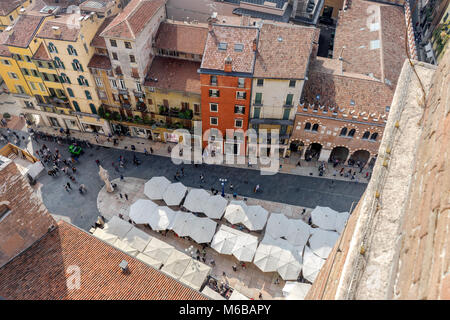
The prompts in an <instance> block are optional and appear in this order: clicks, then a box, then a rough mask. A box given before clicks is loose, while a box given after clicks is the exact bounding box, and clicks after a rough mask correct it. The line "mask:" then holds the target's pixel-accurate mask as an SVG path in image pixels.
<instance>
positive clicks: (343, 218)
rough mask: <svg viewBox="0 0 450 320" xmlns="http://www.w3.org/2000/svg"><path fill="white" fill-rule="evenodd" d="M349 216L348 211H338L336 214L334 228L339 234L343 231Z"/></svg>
mask: <svg viewBox="0 0 450 320" xmlns="http://www.w3.org/2000/svg"><path fill="white" fill-rule="evenodd" d="M349 217H350V214H349V213H348V212H338V213H337V214H336V225H335V228H334V229H335V230H336V231H337V232H338V233H339V234H341V233H342V231H344V228H345V225H346V224H347V220H348V218H349Z"/></svg>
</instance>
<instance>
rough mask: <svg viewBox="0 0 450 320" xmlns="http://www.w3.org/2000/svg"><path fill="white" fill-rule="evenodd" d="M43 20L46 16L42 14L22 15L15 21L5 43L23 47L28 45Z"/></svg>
mask: <svg viewBox="0 0 450 320" xmlns="http://www.w3.org/2000/svg"><path fill="white" fill-rule="evenodd" d="M43 21H44V17H43V16H41V15H30V14H23V15H20V16H19V18H17V20H16V22H15V23H14V26H13V28H12V30H11V33H10V34H9V36H8V38H7V39H6V41H5V44H6V45H11V46H15V47H21V48H26V47H28V45H29V44H30V42H31V40H32V39H33V36H34V35H35V34H36V32H37V30H38V28H39V26H40V25H41V23H42V22H43Z"/></svg>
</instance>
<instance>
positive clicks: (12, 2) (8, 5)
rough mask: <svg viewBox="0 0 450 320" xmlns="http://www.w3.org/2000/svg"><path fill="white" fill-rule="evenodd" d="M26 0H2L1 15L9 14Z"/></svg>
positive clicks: (0, 1) (0, 3)
mask: <svg viewBox="0 0 450 320" xmlns="http://www.w3.org/2000/svg"><path fill="white" fill-rule="evenodd" d="M25 1H26V0H0V15H2V16H7V15H8V14H9V13H10V12H11V11H13V10H14V9H16V8H17V7H19V6H20V5H21V4H22V3H24V2H25Z"/></svg>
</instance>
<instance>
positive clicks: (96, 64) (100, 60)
mask: <svg viewBox="0 0 450 320" xmlns="http://www.w3.org/2000/svg"><path fill="white" fill-rule="evenodd" d="M88 68H96V69H104V70H111V60H110V59H109V57H108V56H104V55H101V54H94V55H93V56H92V58H91V60H90V61H89V64H88Z"/></svg>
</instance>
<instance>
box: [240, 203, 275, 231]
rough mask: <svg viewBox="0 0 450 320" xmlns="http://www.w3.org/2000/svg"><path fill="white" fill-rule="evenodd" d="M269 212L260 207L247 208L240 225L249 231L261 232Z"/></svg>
mask: <svg viewBox="0 0 450 320" xmlns="http://www.w3.org/2000/svg"><path fill="white" fill-rule="evenodd" d="M268 215H269V212H268V211H267V210H266V209H264V208H263V207H261V206H248V210H247V217H246V218H245V220H244V221H243V222H242V224H243V225H244V226H245V227H247V229H249V230H252V231H253V230H262V229H263V228H264V226H265V225H266V222H267V216H268Z"/></svg>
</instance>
